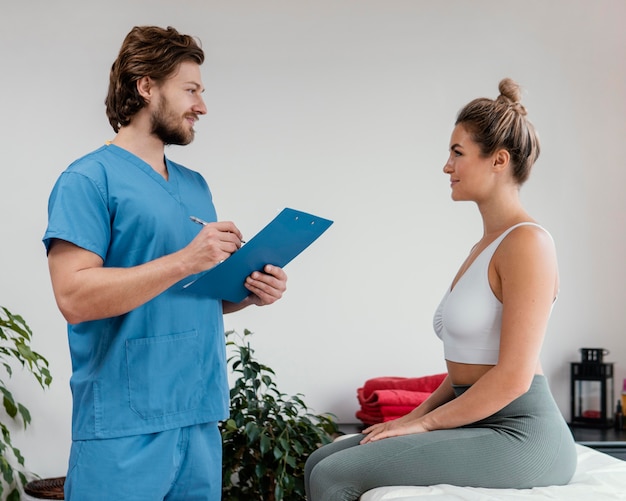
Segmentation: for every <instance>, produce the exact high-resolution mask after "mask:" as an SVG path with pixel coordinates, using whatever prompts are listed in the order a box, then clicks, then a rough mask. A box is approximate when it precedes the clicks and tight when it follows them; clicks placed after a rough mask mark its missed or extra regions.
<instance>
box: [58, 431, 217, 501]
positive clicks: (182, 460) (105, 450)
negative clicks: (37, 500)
mask: <svg viewBox="0 0 626 501" xmlns="http://www.w3.org/2000/svg"><path fill="white" fill-rule="evenodd" d="M221 497H222V439H221V435H220V432H219V429H218V426H217V422H212V423H206V424H200V425H195V426H190V427H185V428H178V429H174V430H167V431H163V432H160V433H152V434H148V435H135V436H130V437H121V438H113V439H105V440H78V441H74V442H72V449H71V452H70V461H69V468H68V473H67V477H66V480H65V499H66V500H67V501H111V500H124V501H183V500H184V501H219V500H220V499H221Z"/></svg>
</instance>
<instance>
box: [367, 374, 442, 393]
mask: <svg viewBox="0 0 626 501" xmlns="http://www.w3.org/2000/svg"><path fill="white" fill-rule="evenodd" d="M446 376H447V374H445V373H443V374H433V375H431V376H422V377H378V378H373V379H368V380H367V381H365V384H364V385H363V395H364V397H365V398H368V397H369V396H370V395H371V394H372V392H374V391H376V390H391V389H397V390H410V391H427V392H430V393H432V392H433V391H435V390H436V389H437V388H438V387H439V385H440V384H441V383H442V382H443V380H444V379H445V378H446Z"/></svg>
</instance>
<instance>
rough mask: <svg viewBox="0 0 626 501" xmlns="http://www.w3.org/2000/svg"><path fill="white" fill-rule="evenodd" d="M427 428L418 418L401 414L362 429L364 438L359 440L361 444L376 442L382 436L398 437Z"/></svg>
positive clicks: (423, 431)
mask: <svg viewBox="0 0 626 501" xmlns="http://www.w3.org/2000/svg"><path fill="white" fill-rule="evenodd" d="M427 431H428V430H427V429H426V428H425V427H424V425H423V423H422V422H421V420H420V419H415V418H412V417H410V415H407V416H403V417H401V418H398V419H394V420H393V421H387V422H386V423H378V424H375V425H373V426H370V427H369V428H366V429H365V430H363V434H364V435H365V438H364V439H363V440H361V444H367V443H369V442H376V441H377V440H382V439H383V438H389V437H399V436H402V435H411V434H413V433H425V432H427Z"/></svg>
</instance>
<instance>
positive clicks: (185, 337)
mask: <svg viewBox="0 0 626 501" xmlns="http://www.w3.org/2000/svg"><path fill="white" fill-rule="evenodd" d="M200 352H201V350H200V346H199V339H198V333H197V331H195V330H194V331H188V332H182V333H176V334H169V335H165V336H156V337H149V338H140V339H129V340H127V341H126V363H127V366H128V388H129V397H130V407H131V408H132V409H133V411H134V412H136V413H137V414H138V415H140V416H141V417H142V418H144V419H150V418H156V417H161V416H165V415H169V414H176V413H180V412H186V411H190V410H193V409H195V408H197V407H198V405H199V403H200V401H201V397H202V394H203V387H202V377H201V374H202V373H201V370H200V369H201V367H200Z"/></svg>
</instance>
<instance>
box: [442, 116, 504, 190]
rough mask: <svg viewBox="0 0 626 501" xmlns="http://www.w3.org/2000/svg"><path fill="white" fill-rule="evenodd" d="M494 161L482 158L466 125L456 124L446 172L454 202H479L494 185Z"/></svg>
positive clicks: (445, 166) (444, 168) (444, 169)
mask: <svg viewBox="0 0 626 501" xmlns="http://www.w3.org/2000/svg"><path fill="white" fill-rule="evenodd" d="M493 165H494V163H493V158H492V156H489V157H484V156H482V155H481V152H480V147H479V146H478V144H477V143H475V142H474V141H473V140H472V138H471V136H470V134H469V133H468V132H467V130H466V129H465V127H464V126H463V124H459V125H457V126H456V127H455V128H454V130H453V131H452V136H451V138H450V156H449V157H448V161H447V162H446V164H445V165H444V167H443V172H444V173H445V174H448V175H449V176H450V188H451V189H452V195H451V196H452V200H455V201H461V200H464V201H475V202H479V201H480V200H481V199H482V198H483V197H485V196H486V195H487V194H488V193H489V192H490V189H491V188H492V186H493V184H492V183H493V182H494V176H493Z"/></svg>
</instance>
